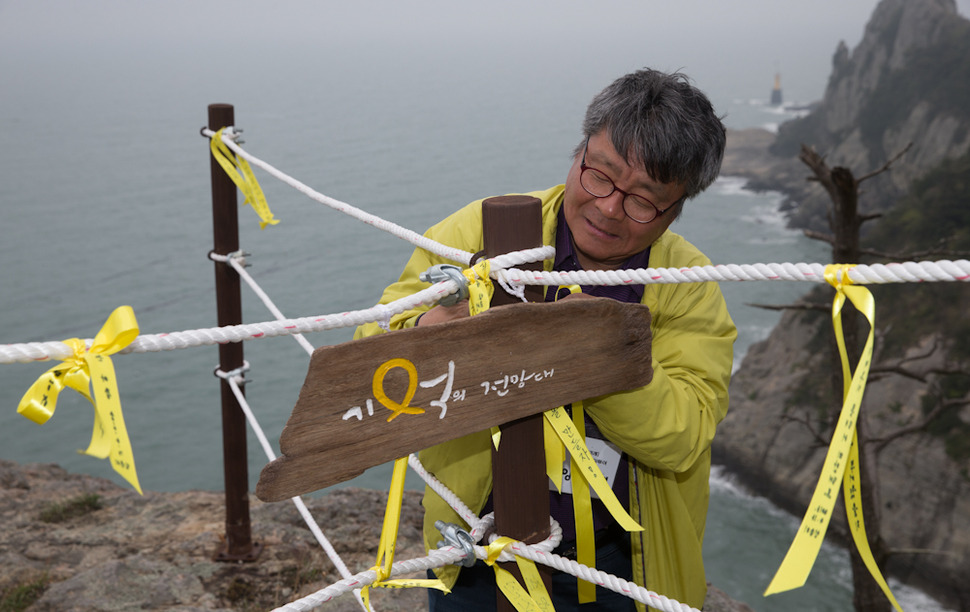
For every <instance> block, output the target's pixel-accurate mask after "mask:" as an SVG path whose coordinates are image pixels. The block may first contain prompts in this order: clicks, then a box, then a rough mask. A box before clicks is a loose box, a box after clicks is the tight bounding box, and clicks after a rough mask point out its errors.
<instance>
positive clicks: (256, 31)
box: [0, 0, 970, 101]
mask: <svg viewBox="0 0 970 612" xmlns="http://www.w3.org/2000/svg"><path fill="white" fill-rule="evenodd" d="M876 4H877V2H876V1H875V0H866V1H853V2H845V1H844V0H816V1H813V2H805V1H804V0H800V1H794V0H782V1H779V0H735V1H732V2H724V1H723V0H691V1H685V2H661V1H643V0H640V1H619V0H605V1H600V2H596V3H593V2H589V1H588V0H586V1H577V0H565V1H563V0H556V1H552V0H540V1H535V2H521V1H519V0H515V1H512V0H488V1H487V2H481V1H478V2H452V1H446V0H411V1H395V0H364V1H361V2H334V1H326V2H323V1H310V0H289V1H283V2H273V3H269V2H258V1H255V0H236V1H233V2H229V1H226V0H215V1H211V0H210V1H206V2H197V1H194V0H192V1H190V0H167V1H164V2H163V1H161V0H153V1H147V2H129V1H126V0H86V1H85V2H72V1H69V0H0V57H2V59H0V67H3V66H7V65H14V64H20V65H22V64H23V63H25V62H26V63H29V62H30V61H31V57H32V56H34V55H37V56H42V57H50V56H53V57H59V58H62V59H63V61H64V62H65V65H66V66H68V67H69V66H70V65H71V63H72V62H76V61H78V59H79V58H83V57H85V56H87V55H88V54H92V53H95V52H101V53H104V52H107V53H109V54H111V57H113V58H115V59H119V58H124V57H136V56H138V55H139V54H142V53H152V54H155V55H156V56H158V57H160V58H161V59H162V60H165V59H166V58H169V59H171V62H172V65H173V66H177V65H178V63H179V62H180V61H184V59H185V58H186V57H187V56H188V57H190V58H191V59H192V61H195V62H199V63H208V64H211V65H212V73H213V78H214V79H225V78H227V77H230V76H236V77H238V76H240V75H242V74H246V71H247V68H248V66H250V65H251V64H252V63H253V62H257V61H258V60H259V58H264V57H266V56H267V55H273V56H274V57H277V58H279V59H278V61H280V62H286V63H289V64H290V66H289V68H294V67H295V68H297V69H298V71H301V72H302V74H303V77H304V78H307V79H313V78H316V70H315V69H316V68H317V67H319V66H320V64H321V63H338V64H339V63H340V62H341V61H342V60H343V59H344V58H345V57H348V56H353V57H355V58H357V59H359V58H360V56H362V55H363V56H368V57H369V65H370V66H371V67H372V75H373V76H375V77H378V78H379V75H380V72H381V70H383V69H395V64H394V62H395V54H396V51H395V50H396V49H401V48H402V46H403V47H407V48H408V49H409V51H413V50H414V49H420V50H423V51H424V52H425V54H424V55H423V56H420V57H421V58H422V59H421V60H420V61H421V62H422V63H424V64H425V65H426V66H427V70H429V71H433V70H435V69H436V67H437V66H440V65H447V64H449V63H455V62H463V61H464V62H469V58H472V59H473V60H474V61H471V62H469V64H468V69H469V70H475V71H482V72H485V71H488V70H489V69H490V68H491V67H495V66H496V65H501V64H507V63H528V62H529V61H530V60H531V59H533V58H542V60H543V62H542V63H543V65H546V66H548V65H550V62H554V61H557V60H558V61H560V62H561V63H562V65H580V66H587V65H588V66H591V67H595V66H596V62H597V58H599V57H602V56H604V55H618V54H619V55H621V56H625V57H628V58H629V59H628V64H629V66H628V67H629V68H635V67H639V66H642V65H650V66H653V67H657V68H661V69H667V70H674V69H681V70H683V71H684V72H686V73H687V74H689V75H690V76H692V77H693V78H694V79H695V81H697V82H698V83H699V84H700V85H701V87H702V88H703V86H704V82H705V81H706V80H710V79H714V78H717V79H719V80H723V76H724V73H725V72H727V73H730V74H731V75H732V81H733V82H735V83H736V84H737V95H745V94H744V92H747V91H749V90H751V89H752V88H754V87H760V88H761V89H768V88H770V86H771V81H772V79H773V75H774V74H775V73H776V72H781V73H782V75H783V77H784V79H785V80H784V87H785V90H786V97H787V98H789V99H797V100H802V101H810V100H813V99H817V98H819V97H820V96H821V94H822V93H823V91H824V86H825V81H826V79H827V76H828V72H829V68H830V65H831V57H832V54H833V52H834V51H835V49H836V46H837V45H838V43H839V41H845V42H846V44H848V45H849V46H850V48H851V47H854V46H855V45H856V44H857V43H858V41H859V40H860V38H861V36H862V33H863V31H864V27H865V24H866V22H867V21H868V19H869V16H870V14H871V13H872V11H873V9H874V8H875V6H876ZM959 4H960V7H961V12H963V13H964V14H966V9H967V6H968V5H970V0H960V3H959ZM284 50H285V51H288V52H289V55H285V54H281V52H282V51H284ZM92 57H103V55H98V56H92ZM95 61H100V60H95ZM152 68H153V69H156V70H157V69H158V67H157V64H153V65H152ZM412 68H413V67H412ZM160 76H164V75H160ZM250 76H251V75H250ZM0 78H2V77H0ZM747 79H750V81H749V80H747ZM602 81H603V78H602V77H601V78H599V79H598V81H597V82H598V83H601V82H602Z"/></svg>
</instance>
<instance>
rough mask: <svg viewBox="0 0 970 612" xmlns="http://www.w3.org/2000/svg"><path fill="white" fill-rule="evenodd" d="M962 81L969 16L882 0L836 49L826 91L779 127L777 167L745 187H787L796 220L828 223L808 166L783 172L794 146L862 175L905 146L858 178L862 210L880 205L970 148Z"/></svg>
mask: <svg viewBox="0 0 970 612" xmlns="http://www.w3.org/2000/svg"><path fill="white" fill-rule="evenodd" d="M967 82H970V22H968V21H967V20H966V19H964V18H963V17H961V16H960V15H959V14H958V13H957V9H956V4H955V2H954V0H882V2H880V3H879V5H878V6H877V7H876V9H875V11H874V12H873V14H872V17H871V18H870V20H869V22H868V24H867V25H866V30H865V34H864V36H863V38H862V40H861V41H860V43H859V45H858V46H857V47H856V48H855V49H853V50H852V51H851V52H850V51H849V49H848V48H847V47H846V46H845V44H841V45H840V46H839V47H838V49H836V51H835V54H834V57H833V60H832V73H831V76H830V77H829V82H828V86H827V88H826V90H825V95H824V97H823V99H822V100H821V101H820V102H819V103H818V104H817V105H816V106H815V108H814V109H813V110H812V112H811V113H809V114H808V115H807V116H805V117H802V118H800V119H795V120H792V121H789V122H786V123H785V124H783V125H782V126H781V127H780V128H779V131H778V135H777V139H776V142H774V143H773V144H772V145H771V150H772V152H773V154H774V155H775V156H776V157H778V158H779V159H778V160H776V162H775V163H776V164H778V165H780V166H781V167H782V169H783V171H782V172H780V173H778V174H775V175H769V176H765V177H757V176H752V178H753V179H757V180H755V181H754V183H753V184H752V186H753V187H755V188H766V189H773V190H777V191H781V192H783V193H786V194H787V195H788V196H789V198H790V200H791V201H790V202H789V204H788V208H789V209H790V210H791V216H790V218H791V223H792V225H793V226H795V227H806V228H810V229H816V230H825V229H827V228H826V227H825V223H826V222H825V210H826V209H827V207H828V200H827V197H826V195H825V194H824V193H823V191H822V190H821V188H820V187H818V186H817V185H814V184H809V183H807V182H806V181H805V176H806V174H807V173H806V172H804V171H801V172H796V173H795V174H794V175H793V174H791V172H789V171H786V170H784V169H786V168H790V167H791V166H790V163H791V162H793V161H794V162H795V163H797V161H795V160H796V159H797V155H798V151H799V149H800V147H801V145H802V144H805V145H808V146H812V147H814V148H815V149H816V150H817V151H818V152H819V153H821V154H823V155H825V156H826V160H827V162H828V164H829V166H831V167H835V166H844V167H847V168H849V169H850V170H852V171H853V173H854V174H855V175H856V176H857V177H860V176H863V175H865V174H867V173H869V172H872V171H874V170H877V169H878V168H880V167H882V166H883V164H885V163H886V162H887V161H889V160H890V159H891V158H892V157H893V156H895V155H896V154H898V153H900V152H902V151H903V150H904V149H906V147H907V146H908V145H910V144H911V146H910V148H909V150H908V151H907V152H906V154H905V156H904V157H903V158H902V159H901V160H900V161H899V162H898V163H896V164H895V165H894V166H893V169H892V172H889V173H884V174H882V175H880V176H878V177H876V178H874V179H872V180H871V181H868V182H867V183H866V185H865V187H866V190H865V193H864V194H863V197H862V198H861V199H860V207H861V211H862V212H864V213H867V212H881V211H884V210H886V209H887V208H889V207H890V206H892V205H893V203H894V202H895V200H896V199H897V198H898V197H899V196H900V195H901V194H902V193H904V192H905V191H906V189H907V188H908V186H909V185H910V184H911V183H912V182H913V180H915V179H917V178H919V177H921V176H923V175H924V174H925V173H926V172H927V171H928V170H930V169H932V168H934V167H936V166H937V165H939V164H940V162H942V161H943V160H945V159H953V158H956V157H959V156H960V155H962V154H964V153H965V152H967V151H968V150H970V89H968V88H967V87H966V83H967ZM739 173H740V174H741V175H743V176H748V173H747V172H746V171H745V170H744V169H741V170H740V172H739ZM793 179H794V180H793Z"/></svg>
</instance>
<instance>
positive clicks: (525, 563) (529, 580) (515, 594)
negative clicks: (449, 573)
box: [485, 537, 556, 612]
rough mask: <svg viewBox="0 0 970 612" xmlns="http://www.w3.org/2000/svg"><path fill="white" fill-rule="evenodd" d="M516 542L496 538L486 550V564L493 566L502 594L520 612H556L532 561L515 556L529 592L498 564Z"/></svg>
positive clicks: (510, 539) (509, 539) (504, 538)
mask: <svg viewBox="0 0 970 612" xmlns="http://www.w3.org/2000/svg"><path fill="white" fill-rule="evenodd" d="M514 542H515V540H513V539H512V538H507V537H501V538H496V539H495V541H494V542H492V543H491V544H489V545H488V547H487V549H486V550H487V551H488V555H487V556H486V558H485V563H487V564H488V565H491V566H492V569H494V570H495V583H496V584H498V587H499V589H501V590H502V593H503V594H504V595H505V597H506V598H508V600H509V601H510V602H511V603H512V605H513V606H515V609H516V610H518V612H555V609H556V608H555V607H554V606H553V605H552V599H550V597H549V592H548V591H546V585H545V584H544V583H543V582H542V577H541V576H540V575H539V570H537V569H536V564H535V563H534V562H533V561H532V559H526V558H524V557H520V556H518V555H516V556H515V562H516V565H518V566H519V571H520V572H522V581H523V582H525V585H526V588H528V592H526V589H524V588H522V585H521V584H519V581H518V580H516V579H515V576H513V575H512V574H511V572H509V571H508V570H506V569H504V568H502V567H500V566H499V565H498V563H496V561H497V560H498V556H499V555H500V554H502V551H503V550H504V549H505V547H506V546H508V545H509V544H512V543H514Z"/></svg>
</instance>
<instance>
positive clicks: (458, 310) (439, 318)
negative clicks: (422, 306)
mask: <svg viewBox="0 0 970 612" xmlns="http://www.w3.org/2000/svg"><path fill="white" fill-rule="evenodd" d="M467 316H468V300H462V301H461V302H458V303H457V304H455V305H454V306H435V307H434V308H432V309H431V310H429V311H428V312H426V313H424V314H423V315H421V318H420V319H418V322H417V325H415V327H424V326H425V325H435V324H436V323H446V322H448V321H455V320H458V319H464V318H465V317H467Z"/></svg>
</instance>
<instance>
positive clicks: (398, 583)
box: [360, 457, 451, 610]
mask: <svg viewBox="0 0 970 612" xmlns="http://www.w3.org/2000/svg"><path fill="white" fill-rule="evenodd" d="M407 469H408V460H407V458H406V457H403V458H401V459H396V460H395V461H394V472H393V475H392V476H391V487H390V490H389V491H388V492H387V507H386V508H385V510H384V526H383V527H382V528H381V540H380V543H379V544H378V546H377V561H376V562H375V564H374V567H372V568H371V569H372V570H373V571H374V573H376V574H377V579H376V580H375V581H374V583H373V584H372V585H368V586H366V587H364V588H363V589H361V593H360V596H361V599H363V600H364V603H365V604H366V605H367V609H368V610H370V609H372V608H371V607H370V596H369V587H370V586H373V587H375V588H389V589H405V588H410V587H423V588H431V589H439V590H441V591H444V592H445V593H450V592H451V591H450V590H449V589H448V587H446V586H445V584H444V583H443V582H441V581H440V580H437V579H434V580H428V579H411V578H401V579H396V580H387V577H388V576H390V575H391V566H392V565H394V548H395V545H396V544H397V532H398V527H399V525H400V523H401V505H402V502H403V500H404V477H405V476H406V474H407Z"/></svg>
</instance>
